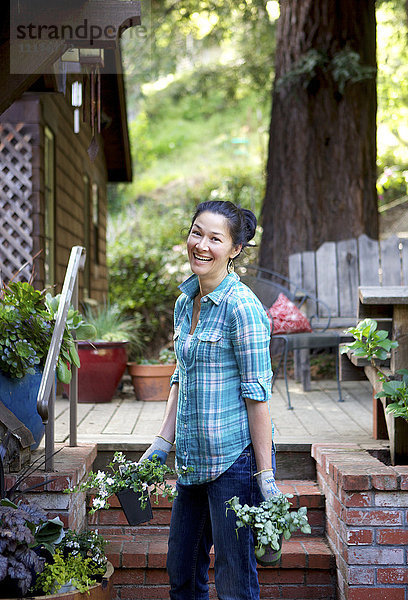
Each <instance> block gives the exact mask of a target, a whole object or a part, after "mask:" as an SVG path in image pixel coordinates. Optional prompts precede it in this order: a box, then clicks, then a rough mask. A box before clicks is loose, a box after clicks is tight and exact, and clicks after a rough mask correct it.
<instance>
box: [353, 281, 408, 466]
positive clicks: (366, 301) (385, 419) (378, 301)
mask: <svg viewBox="0 0 408 600" xmlns="http://www.w3.org/2000/svg"><path fill="white" fill-rule="evenodd" d="M358 297H359V303H358V313H357V317H358V320H362V319H366V318H371V319H375V320H376V321H377V322H378V326H379V329H386V330H387V331H388V332H389V333H390V337H391V339H393V340H396V341H397V342H398V347H397V348H393V349H392V350H391V357H390V364H389V368H387V367H381V370H382V371H383V372H384V373H385V374H386V375H387V376H390V377H391V378H392V376H393V375H395V373H396V371H398V369H404V368H405V369H407V368H408V286H382V287H378V286H373V287H359V289H358ZM364 372H365V374H366V376H367V378H368V379H369V381H370V383H371V384H372V386H373V437H374V438H375V439H385V438H386V437H389V440H390V450H391V458H392V460H393V462H394V458H397V457H398V455H400V454H401V453H406V452H407V451H408V423H407V422H406V421H405V420H404V419H402V418H397V419H395V418H394V417H393V416H392V415H388V414H386V412H385V408H386V404H387V402H386V399H385V398H381V399H377V398H375V397H374V396H375V394H376V393H377V392H379V391H380V390H381V389H382V383H381V382H380V381H379V380H378V372H377V369H376V368H375V367H373V366H371V365H369V364H367V365H366V366H364ZM387 434H388V435H387ZM393 457H394V458H393Z"/></svg>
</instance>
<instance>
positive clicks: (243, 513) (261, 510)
mask: <svg viewBox="0 0 408 600" xmlns="http://www.w3.org/2000/svg"><path fill="white" fill-rule="evenodd" d="M292 497H293V495H292V494H277V495H276V496H272V497H271V498H269V499H268V500H264V501H263V502H261V504H260V505H259V506H248V504H244V505H242V504H240V502H239V498H238V497H237V496H234V497H233V498H231V499H230V500H228V501H227V503H226V504H227V513H228V511H229V510H232V511H233V512H234V513H235V515H236V518H237V520H236V532H237V536H238V535H239V529H240V528H241V527H250V528H251V529H252V531H253V534H254V537H255V556H256V560H257V562H258V563H259V564H260V565H262V566H264V567H270V566H274V565H276V564H277V563H278V562H279V560H280V557H281V553H282V541H283V538H285V540H288V539H289V538H290V537H291V535H292V533H293V532H294V531H296V530H297V529H300V530H301V531H302V533H310V532H311V528H310V525H309V523H308V520H307V514H306V513H307V508H306V507H305V506H302V507H301V508H299V510H297V511H295V510H292V511H291V510H290V502H289V500H288V499H289V498H292Z"/></svg>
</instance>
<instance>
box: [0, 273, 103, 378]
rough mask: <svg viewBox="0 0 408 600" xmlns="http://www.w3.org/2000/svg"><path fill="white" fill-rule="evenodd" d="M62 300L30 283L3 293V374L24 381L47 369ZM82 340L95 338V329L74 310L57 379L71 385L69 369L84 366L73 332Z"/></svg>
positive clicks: (0, 314)
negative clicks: (81, 363) (25, 378)
mask: <svg viewBox="0 0 408 600" xmlns="http://www.w3.org/2000/svg"><path fill="white" fill-rule="evenodd" d="M59 301H60V296H59V295H58V296H55V298H53V297H52V296H51V294H45V292H44V291H42V292H40V291H38V290H36V289H34V288H33V286H32V285H31V284H29V283H27V282H21V281H20V282H13V283H10V284H9V285H8V286H5V287H4V288H3V289H1V290H0V372H1V373H3V374H5V375H7V376H8V377H10V378H17V379H21V378H22V377H24V376H25V375H27V374H34V373H35V370H36V368H37V369H38V368H39V369H41V368H43V367H44V365H45V361H46V358H47V353H48V349H49V347H50V343H51V338H52V334H53V331H54V325H55V319H56V314H57V310H58V305H59ZM73 331H75V334H76V337H77V338H78V339H80V338H82V339H87V338H89V337H93V335H94V329H93V327H92V326H89V325H88V324H86V323H85V321H84V319H83V317H82V315H80V313H79V312H78V311H76V310H74V309H73V308H72V307H71V308H70V309H69V311H68V317H67V324H66V327H65V329H64V333H63V338H62V342H61V350H60V355H59V357H58V362H57V377H58V379H59V381H62V382H63V383H69V382H70V380H71V372H70V370H69V365H70V364H71V363H73V364H75V365H76V366H77V367H79V366H80V362H79V357H78V353H77V351H76V348H75V344H74V338H73V335H72V332H73Z"/></svg>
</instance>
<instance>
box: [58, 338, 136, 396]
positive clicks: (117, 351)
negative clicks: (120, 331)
mask: <svg viewBox="0 0 408 600" xmlns="http://www.w3.org/2000/svg"><path fill="white" fill-rule="evenodd" d="M127 343H128V342H92V345H91V344H90V343H89V342H78V354H79V360H80V361H81V368H80V369H78V402H83V403H86V402H110V401H111V400H112V398H113V395H114V393H115V391H116V388H117V387H118V385H119V382H120V380H121V379H122V376H123V373H124V372H125V370H126V362H127V353H126V345H127ZM64 391H65V393H67V394H68V393H69V386H68V385H65V386H64Z"/></svg>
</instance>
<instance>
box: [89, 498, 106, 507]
mask: <svg viewBox="0 0 408 600" xmlns="http://www.w3.org/2000/svg"><path fill="white" fill-rule="evenodd" d="M105 504H106V500H103V499H102V498H94V499H93V501H92V506H93V507H94V508H96V509H99V508H105Z"/></svg>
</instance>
